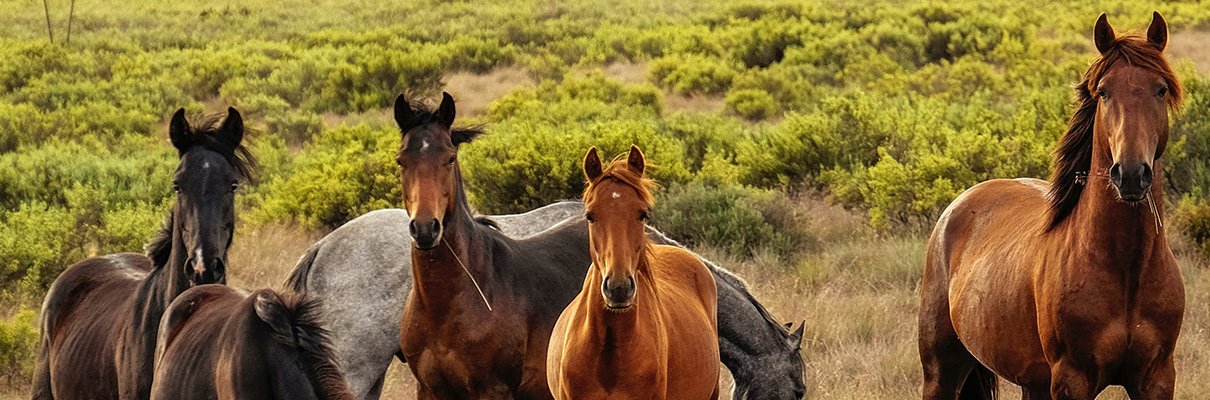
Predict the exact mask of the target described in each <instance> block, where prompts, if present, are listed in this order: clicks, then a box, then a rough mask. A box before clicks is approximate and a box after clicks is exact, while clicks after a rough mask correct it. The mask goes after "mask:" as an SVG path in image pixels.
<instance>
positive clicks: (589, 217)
mask: <svg viewBox="0 0 1210 400" xmlns="http://www.w3.org/2000/svg"><path fill="white" fill-rule="evenodd" d="M584 219H586V220H588V222H596V220H594V219H592V214H584Z"/></svg>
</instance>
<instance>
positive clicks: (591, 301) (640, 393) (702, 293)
mask: <svg viewBox="0 0 1210 400" xmlns="http://www.w3.org/2000/svg"><path fill="white" fill-rule="evenodd" d="M645 168H646V164H645V162H644V160H643V153H642V152H641V151H639V149H638V147H634V146H631V148H630V154H629V156H628V157H627V159H626V160H625V161H623V160H616V161H614V162H612V163H611V164H610V165H609V167H608V168H605V169H604V170H602V165H601V159H600V157H598V156H597V148H596V147H593V148H592V149H590V150H589V151H588V155H587V156H586V157H585V158H584V175H585V176H586V177H587V178H588V186H587V188H585V189H584V207H585V210H584V217H585V218H586V219H587V220H588V237H589V242H590V245H589V252H590V254H591V257H592V267H591V268H590V269H589V271H588V276H587V278H586V279H585V280H584V287H583V289H581V290H580V294H579V295H578V296H576V298H575V300H572V302H571V304H570V305H568V306H567V308H566V309H564V310H563V314H562V315H560V316H559V321H558V323H556V324H555V328H554V331H553V333H552V334H551V338H550V348H549V351H548V352H547V362H546V365H548V366H549V367H548V369H547V372H546V379H547V381H548V382H549V384H550V389H551V392H552V393H553V394H554V396H555V398H558V399H606V398H627V399H706V398H711V399H717V398H718V368H719V367H718V366H719V350H718V324H717V319H716V311H717V304H716V303H717V300H718V295H717V293H716V287H715V283H714V277H713V276H712V275H711V274H710V270H709V269H707V268H706V265H705V264H703V263H702V261H701V259H699V258H698V257H697V256H695V255H694V254H693V253H690V252H688V251H686V250H684V249H681V248H679V247H675V246H659V245H655V244H654V243H652V242H651V240H649V239H647V235H646V234H645V232H644V225H645V222H646V221H647V212H648V210H649V209H650V208H651V205H652V197H651V192H650V186H652V185H653V183H652V181H651V180H650V179H648V178H647V177H646V176H645V175H644V174H643V170H644V169H645Z"/></svg>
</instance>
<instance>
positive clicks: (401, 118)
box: [395, 94, 416, 135]
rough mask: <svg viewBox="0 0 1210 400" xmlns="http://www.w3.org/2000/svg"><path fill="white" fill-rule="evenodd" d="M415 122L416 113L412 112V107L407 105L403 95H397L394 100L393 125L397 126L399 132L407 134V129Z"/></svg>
mask: <svg viewBox="0 0 1210 400" xmlns="http://www.w3.org/2000/svg"><path fill="white" fill-rule="evenodd" d="M415 120H416V112H415V111H412V105H410V104H408V99H407V98H406V97H404V95H402V94H401V95H399V97H396V98H395V124H397V125H399V130H400V131H402V132H403V134H405V135H406V134H407V133H408V129H411V128H412V125H413V124H414V123H415Z"/></svg>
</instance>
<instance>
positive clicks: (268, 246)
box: [227, 224, 323, 289]
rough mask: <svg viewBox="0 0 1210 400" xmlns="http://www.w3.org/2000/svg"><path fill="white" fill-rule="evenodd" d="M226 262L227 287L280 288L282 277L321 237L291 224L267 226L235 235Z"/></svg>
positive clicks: (283, 278) (283, 279) (284, 277)
mask: <svg viewBox="0 0 1210 400" xmlns="http://www.w3.org/2000/svg"><path fill="white" fill-rule="evenodd" d="M235 235H236V239H237V240H235V242H234V243H232V245H231V251H230V253H229V254H228V261H230V263H231V270H230V271H228V273H230V274H231V275H230V276H228V282H227V283H228V284H229V285H231V286H234V287H239V288H245V289H261V288H273V289H281V287H282V283H284V282H285V281H286V277H287V276H289V275H290V272H291V271H293V270H294V265H295V264H296V263H297V262H298V258H299V257H302V255H303V254H304V253H306V252H307V249H308V248H309V247H311V243H314V242H315V241H316V240H318V239H319V238H320V237H323V235H321V234H317V233H306V232H305V231H303V230H302V229H299V228H297V227H294V226H292V225H285V224H270V225H265V226H261V227H258V228H255V229H250V230H246V229H241V230H240V231H238V232H236V234H235Z"/></svg>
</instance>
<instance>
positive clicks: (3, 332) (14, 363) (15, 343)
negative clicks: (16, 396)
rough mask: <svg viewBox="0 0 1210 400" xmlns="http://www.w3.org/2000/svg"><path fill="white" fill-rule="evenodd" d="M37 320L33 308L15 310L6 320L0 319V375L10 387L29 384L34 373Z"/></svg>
mask: <svg viewBox="0 0 1210 400" xmlns="http://www.w3.org/2000/svg"><path fill="white" fill-rule="evenodd" d="M37 322H38V321H37V315H36V314H35V313H34V310H27V309H22V310H21V311H19V312H17V314H16V315H14V316H13V317H12V319H10V320H8V321H0V376H3V377H4V379H5V380H6V381H7V384H8V387H10V388H11V387H16V386H15V385H27V384H29V383H30V377H31V376H33V375H34V352H35V351H36V350H37V346H38V328H37V327H36V326H35V325H36V324H37Z"/></svg>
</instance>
